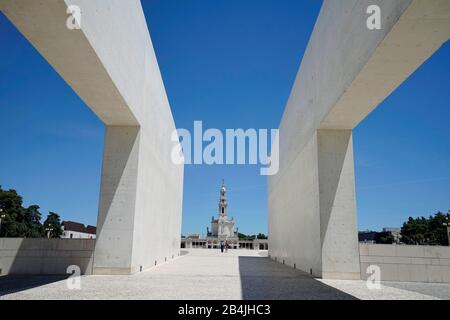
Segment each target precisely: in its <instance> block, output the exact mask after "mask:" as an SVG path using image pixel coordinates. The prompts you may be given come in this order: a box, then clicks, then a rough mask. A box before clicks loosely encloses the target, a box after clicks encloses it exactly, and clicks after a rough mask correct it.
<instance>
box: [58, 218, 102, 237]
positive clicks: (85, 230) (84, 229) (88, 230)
mask: <svg viewBox="0 0 450 320" xmlns="http://www.w3.org/2000/svg"><path fill="white" fill-rule="evenodd" d="M62 230H63V233H62V235H61V238H62V239H95V237H96V233H97V228H96V227H94V226H89V225H88V226H85V225H84V224H82V223H79V222H73V221H63V223H62Z"/></svg>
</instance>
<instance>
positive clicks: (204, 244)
mask: <svg viewBox="0 0 450 320" xmlns="http://www.w3.org/2000/svg"><path fill="white" fill-rule="evenodd" d="M227 210H228V202H227V189H226V187H225V183H224V182H222V187H221V188H220V197H219V212H218V215H217V218H216V217H214V216H213V217H212V219H211V229H210V228H206V238H200V234H191V235H189V236H188V237H187V238H182V239H181V248H204V249H217V248H220V242H221V241H227V242H228V244H229V248H230V249H254V250H267V249H268V241H267V240H261V239H254V240H239V233H238V231H239V229H238V228H236V227H235V225H234V219H230V218H229V217H228V212H227Z"/></svg>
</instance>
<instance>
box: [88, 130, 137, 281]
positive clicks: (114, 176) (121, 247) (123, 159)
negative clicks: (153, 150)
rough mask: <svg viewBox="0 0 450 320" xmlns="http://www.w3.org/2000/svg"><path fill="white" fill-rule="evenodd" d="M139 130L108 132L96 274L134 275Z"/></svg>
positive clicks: (101, 191)
mask: <svg viewBox="0 0 450 320" xmlns="http://www.w3.org/2000/svg"><path fill="white" fill-rule="evenodd" d="M139 131H140V129H139V127H121V126H120V127H119V126H117V127H116V126H109V127H107V128H106V138H105V149H104V155H103V168H102V180H101V186H100V201H99V202H100V203H99V212H98V218H97V224H98V229H97V230H99V233H98V235H97V242H96V246H95V255H94V274H129V273H133V266H132V254H133V231H134V219H135V215H136V188H137V177H138V159H139V150H140V143H139V142H140V134H139Z"/></svg>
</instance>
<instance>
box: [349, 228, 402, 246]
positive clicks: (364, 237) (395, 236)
mask: <svg viewBox="0 0 450 320" xmlns="http://www.w3.org/2000/svg"><path fill="white" fill-rule="evenodd" d="M389 237H392V243H393V244H398V243H400V240H401V228H383V231H382V232H377V231H370V230H368V231H359V232H358V241H359V242H363V243H386V242H385V239H388V238H389Z"/></svg>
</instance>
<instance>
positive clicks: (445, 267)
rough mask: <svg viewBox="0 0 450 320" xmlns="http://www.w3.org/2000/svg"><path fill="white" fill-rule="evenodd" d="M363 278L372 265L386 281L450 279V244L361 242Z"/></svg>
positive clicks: (447, 281) (365, 277) (438, 281)
mask: <svg viewBox="0 0 450 320" xmlns="http://www.w3.org/2000/svg"><path fill="white" fill-rule="evenodd" d="M360 255H361V257H360V259H361V279H367V278H368V276H369V274H368V273H367V272H366V271H367V268H368V267H369V266H371V265H375V266H378V267H380V272H381V274H380V276H381V280H382V281H401V282H429V283H450V247H437V246H405V245H380V244H360Z"/></svg>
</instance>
